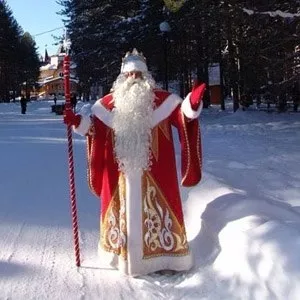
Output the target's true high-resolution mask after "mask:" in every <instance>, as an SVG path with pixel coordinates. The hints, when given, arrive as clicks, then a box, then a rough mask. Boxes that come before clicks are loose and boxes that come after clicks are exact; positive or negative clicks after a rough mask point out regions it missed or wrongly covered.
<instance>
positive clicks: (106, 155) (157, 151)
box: [87, 90, 201, 275]
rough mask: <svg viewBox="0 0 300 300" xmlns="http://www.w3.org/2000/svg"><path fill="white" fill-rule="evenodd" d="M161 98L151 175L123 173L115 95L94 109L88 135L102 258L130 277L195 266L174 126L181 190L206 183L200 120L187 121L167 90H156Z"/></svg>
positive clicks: (156, 114)
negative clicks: (119, 161)
mask: <svg viewBox="0 0 300 300" xmlns="http://www.w3.org/2000/svg"><path fill="white" fill-rule="evenodd" d="M155 96H156V97H155V110H154V113H153V119H154V121H153V129H152V145H151V152H152V160H151V162H152V165H151V169H150V170H147V171H144V172H137V173H135V174H123V173H121V172H119V171H118V165H117V162H116V160H115V157H114V151H113V147H114V133H113V130H112V129H111V127H110V125H111V124H110V119H111V110H112V108H113V100H112V95H111V94H109V95H107V96H105V97H104V98H102V99H100V100H98V101H97V102H96V103H95V105H94V106H93V107H92V112H93V117H92V125H91V127H90V130H89V133H88V134H87V138H88V162H89V169H88V179H89V185H90V188H91V190H92V191H93V192H94V193H95V194H96V195H97V196H98V197H100V199H101V222H100V227H101V228H100V231H101V237H100V242H99V249H100V250H99V252H100V255H101V257H102V258H105V260H107V261H109V262H110V264H111V265H113V266H115V267H117V268H119V269H120V270H121V271H123V272H124V273H126V274H129V275H142V274H148V273H151V272H155V271H158V270H163V269H170V270H177V271H182V270H188V269H190V268H191V266H192V263H193V262H192V255H191V253H190V251H189V246H188V242H187V238H186V232H185V226H184V220H183V212H182V205H181V199H180V191H179V187H178V178H177V170H176V160H175V151H174V145H173V136H172V126H175V128H177V130H178V133H179V140H180V143H181V173H182V181H181V184H182V185H183V186H193V185H196V184H197V183H198V182H199V181H200V179H201V140H200V130H199V125H198V119H197V118H195V119H194V120H191V119H188V118H186V117H185V115H184V113H183V112H182V109H181V99H180V98H179V97H178V96H176V95H174V94H169V93H168V92H165V91H161V90H156V91H155ZM103 250H104V251H103Z"/></svg>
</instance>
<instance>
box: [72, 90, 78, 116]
mask: <svg viewBox="0 0 300 300" xmlns="http://www.w3.org/2000/svg"><path fill="white" fill-rule="evenodd" d="M76 104H77V97H76V94H72V96H71V105H72V108H73V111H74V112H76Z"/></svg>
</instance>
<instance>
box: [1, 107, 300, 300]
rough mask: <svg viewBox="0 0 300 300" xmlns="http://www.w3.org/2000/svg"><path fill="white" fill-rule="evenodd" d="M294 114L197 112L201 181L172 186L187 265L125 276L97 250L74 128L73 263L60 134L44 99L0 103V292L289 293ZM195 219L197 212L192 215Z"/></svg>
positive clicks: (299, 131) (295, 193) (93, 207)
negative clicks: (184, 269) (24, 107)
mask: <svg viewBox="0 0 300 300" xmlns="http://www.w3.org/2000/svg"><path fill="white" fill-rule="evenodd" d="M299 119H300V114H298V115H297V114H282V115H279V114H266V113H265V112H253V113H250V112H238V113H237V114H236V115H231V114H229V113H223V114H222V113H215V111H212V112H210V111H205V112H204V114H203V116H202V120H203V121H202V129H203V143H204V149H203V150H204V171H205V172H204V177H203V181H202V182H201V184H199V185H198V186H197V187H195V188H192V189H182V194H183V198H184V199H185V203H184V207H185V215H186V224H187V228H188V236H189V239H190V241H191V247H192V249H193V250H194V253H195V256H196V265H195V268H194V269H193V270H191V271H190V272H188V273H182V274H177V275H175V276H161V275H151V276H145V277H141V278H130V277H126V276H123V275H120V274H119V273H118V272H117V271H115V270H111V269H110V268H108V267H107V266H105V265H103V264H101V263H100V261H99V259H98V257H97V242H98V234H99V210H100V208H99V204H98V201H97V199H95V198H94V196H93V195H92V194H91V193H90V191H89V190H88V186H87V182H86V160H85V143H84V139H83V138H81V137H78V136H74V156H75V171H76V186H77V199H78V212H79V224H80V246H81V254H82V267H80V268H76V267H75V259H74V250H73V240H72V229H71V218H70V212H69V193H68V171H67V153H66V137H65V136H66V133H65V126H64V125H63V124H62V121H61V117H59V116H55V115H53V114H51V113H50V103H48V102H42V103H37V102H35V103H30V104H29V106H28V114H27V115H24V116H23V115H21V114H20V108H19V107H18V106H17V104H0V149H1V150H0V151H1V155H0V171H1V172H0V220H1V224H0V225H1V226H0V249H1V250H0V291H1V293H0V299H13V300H14V299H16V300H19V299H26V300H31V299H39V300H41V299H42V300H43V299H51V300H56V299H72V300H73V299H88V300H89V299H147V300H151V299H174V300H177V299H195V300H196V299H197V300H198V299H210V300H216V299H222V300H224V299H259V300H261V299H284V300H286V299H288V300H289V299H291V300H296V299H297V297H298V296H297V295H299V294H300V290H299V287H298V279H299V278H300V263H299V259H298V258H299V257H298V255H299V253H300V233H299V228H300V226H299V224H300V216H299V211H300V209H299V207H300V175H299V174H300V173H299V169H300V143H299V140H300V139H299V138H300V121H299ZM201 217H202V218H201Z"/></svg>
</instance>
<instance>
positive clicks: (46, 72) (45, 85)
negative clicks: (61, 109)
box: [38, 44, 78, 99]
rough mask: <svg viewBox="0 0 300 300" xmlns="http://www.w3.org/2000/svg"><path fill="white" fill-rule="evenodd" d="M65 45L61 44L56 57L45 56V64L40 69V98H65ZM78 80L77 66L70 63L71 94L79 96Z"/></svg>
mask: <svg viewBox="0 0 300 300" xmlns="http://www.w3.org/2000/svg"><path fill="white" fill-rule="evenodd" d="M64 56H65V53H64V49H63V45H62V44H60V46H59V49H58V51H57V54H56V55H51V56H50V57H48V55H47V54H45V59H44V63H43V65H42V66H41V68H40V77H39V81H38V85H39V91H38V96H39V98H51V97H54V96H56V97H57V98H58V99H59V98H63V97H64V76H63V60H64ZM77 88H78V79H77V78H76V64H75V63H74V62H72V61H71V63H70V91H71V94H77Z"/></svg>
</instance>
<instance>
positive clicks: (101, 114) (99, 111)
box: [92, 100, 113, 128]
mask: <svg viewBox="0 0 300 300" xmlns="http://www.w3.org/2000/svg"><path fill="white" fill-rule="evenodd" d="M92 113H93V114H94V115H95V116H96V117H97V118H98V119H99V120H101V121H102V122H103V123H104V124H105V125H106V126H108V127H110V128H112V119H113V112H112V111H109V110H107V109H106V108H105V107H104V106H103V105H102V104H101V102H100V100H98V101H97V102H96V103H95V104H94V105H93V106H92Z"/></svg>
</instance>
